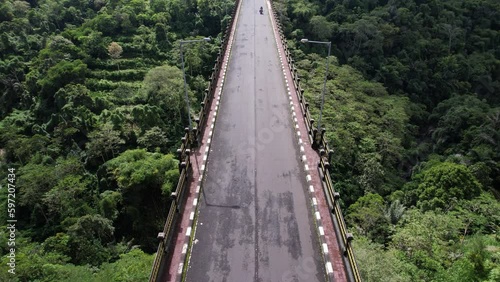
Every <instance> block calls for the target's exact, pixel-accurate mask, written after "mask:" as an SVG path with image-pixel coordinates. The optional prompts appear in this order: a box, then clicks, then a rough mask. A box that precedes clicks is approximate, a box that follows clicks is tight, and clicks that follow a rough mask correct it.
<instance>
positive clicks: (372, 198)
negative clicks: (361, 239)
mask: <svg viewBox="0 0 500 282" xmlns="http://www.w3.org/2000/svg"><path fill="white" fill-rule="evenodd" d="M384 211H385V203H384V199H383V198H382V197H381V196H380V195H378V194H372V193H368V194H366V195H365V196H363V197H361V198H359V199H358V200H357V201H356V202H355V203H354V204H352V205H351V206H350V207H349V209H348V210H347V213H348V216H347V217H346V219H347V222H348V223H349V225H350V226H356V227H357V228H358V230H359V231H360V233H361V234H362V235H364V236H367V237H369V238H370V239H372V240H373V241H375V242H378V243H384V241H385V240H386V235H387V234H388V227H389V224H388V221H387V219H386V217H385V215H384Z"/></svg>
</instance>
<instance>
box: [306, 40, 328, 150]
mask: <svg viewBox="0 0 500 282" xmlns="http://www.w3.org/2000/svg"><path fill="white" fill-rule="evenodd" d="M300 42H302V43H316V44H326V45H328V55H327V56H326V69H325V80H324V82H323V92H322V93H321V106H320V110H319V120H318V129H317V133H320V132H321V117H322V116H323V105H324V104H325V91H326V79H327V77H328V62H329V58H330V50H331V48H332V42H329V41H313V40H309V39H305V38H304V39H302V40H300ZM315 137H316V136H315ZM316 139H317V138H315V140H314V141H315V142H316V141H317V140H316ZM319 145H320V144H319V140H318V144H317V146H318V147H319Z"/></svg>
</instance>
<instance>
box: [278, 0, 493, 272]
mask: <svg viewBox="0 0 500 282" xmlns="http://www.w3.org/2000/svg"><path fill="white" fill-rule="evenodd" d="M275 3H276V7H277V12H278V14H279V17H280V19H281V22H282V23H283V26H284V32H285V36H286V37H287V38H288V39H289V45H290V46H292V47H293V57H294V59H295V61H296V64H297V66H298V68H299V69H300V71H299V74H300V77H301V79H302V80H301V82H302V86H303V87H304V89H305V95H306V97H307V98H308V99H309V101H310V102H311V106H312V107H311V108H312V109H311V110H312V112H313V115H314V117H315V119H316V120H318V115H319V108H320V101H321V99H320V97H321V91H322V86H323V79H324V75H325V57H326V55H327V45H326V44H324V45H319V44H311V43H309V44H302V43H301V42H300V39H302V38H308V39H309V40H317V41H330V42H332V56H331V57H330V63H331V65H330V70H329V73H328V82H327V91H326V94H325V96H326V98H325V105H324V112H323V121H322V124H323V126H324V127H325V128H326V130H327V133H326V136H327V138H328V140H329V144H330V146H331V147H332V149H333V150H334V151H335V154H334V156H333V158H332V161H331V162H332V163H331V164H332V169H331V175H332V178H333V180H334V182H335V188H336V190H337V191H339V192H340V194H341V199H342V200H343V206H344V212H345V215H346V220H347V223H348V225H349V226H350V228H351V230H352V231H353V232H354V233H355V234H356V236H355V243H354V248H355V253H356V256H357V260H358V264H359V267H360V268H361V272H362V276H363V278H364V279H365V281H384V282H385V281H443V282H444V281H489V282H493V281H500V237H499V235H498V233H499V232H500V228H499V227H500V203H499V201H498V199H499V198H500V188H499V187H500V2H498V1H497V0H463V1H456V0H443V1H438V0H404V1H402V0H280V1H275Z"/></svg>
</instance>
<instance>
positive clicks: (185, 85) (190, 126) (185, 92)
mask: <svg viewBox="0 0 500 282" xmlns="http://www.w3.org/2000/svg"><path fill="white" fill-rule="evenodd" d="M210 40H212V39H211V38H210V37H205V38H203V39H195V40H181V41H179V47H180V52H181V62H182V76H183V77H184V98H185V99H186V108H187V113H188V121H189V132H191V131H192V130H193V125H192V123H191V107H190V106H189V96H188V91H187V82H186V71H185V70H184V55H183V53H182V45H183V44H189V43H195V42H204V41H206V42H208V41H210Z"/></svg>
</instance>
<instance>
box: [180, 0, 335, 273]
mask: <svg viewBox="0 0 500 282" xmlns="http://www.w3.org/2000/svg"><path fill="white" fill-rule="evenodd" d="M260 6H262V7H264V15H260V14H259V8H260ZM268 12H269V11H268V8H267V6H266V5H265V2H264V1H263V0H257V1H254V0H243V3H242V7H241V12H240V15H239V19H238V25H237V29H236V33H235V42H234V45H233V48H232V54H231V58H230V61H229V66H228V71H227V75H226V81H225V88H224V90H223V94H222V99H221V104H220V109H219V113H218V116H217V122H216V125H215V131H214V135H213V139H212V147H211V149H212V151H211V152H210V155H209V158H208V165H207V171H206V173H207V175H206V176H205V182H204V183H203V188H202V195H201V201H200V206H199V213H198V222H197V227H196V234H195V237H194V238H193V240H194V243H193V248H192V253H191V258H190V263H189V268H188V271H187V275H186V279H187V281H190V282H206V281H207V282H208V281H217V282H218V281H228V282H229V281H231V282H232V281H236V282H245V281H263V282H264V281H273V282H274V281H325V270H324V263H323V259H322V256H321V250H320V246H319V243H318V238H317V234H316V233H315V231H314V230H315V229H314V224H315V223H314V219H313V216H312V213H311V207H310V200H309V196H308V194H307V193H308V192H307V187H308V186H307V183H306V181H305V172H304V169H303V164H302V162H301V161H300V157H299V148H298V145H297V137H296V136H295V130H294V128H293V123H292V120H291V111H290V105H289V101H288V98H287V95H286V87H285V83H284V78H283V73H282V71H281V65H280V62H279V57H278V52H277V50H276V43H275V39H274V36H273V30H272V26H271V21H270V18H269V14H268Z"/></svg>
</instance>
